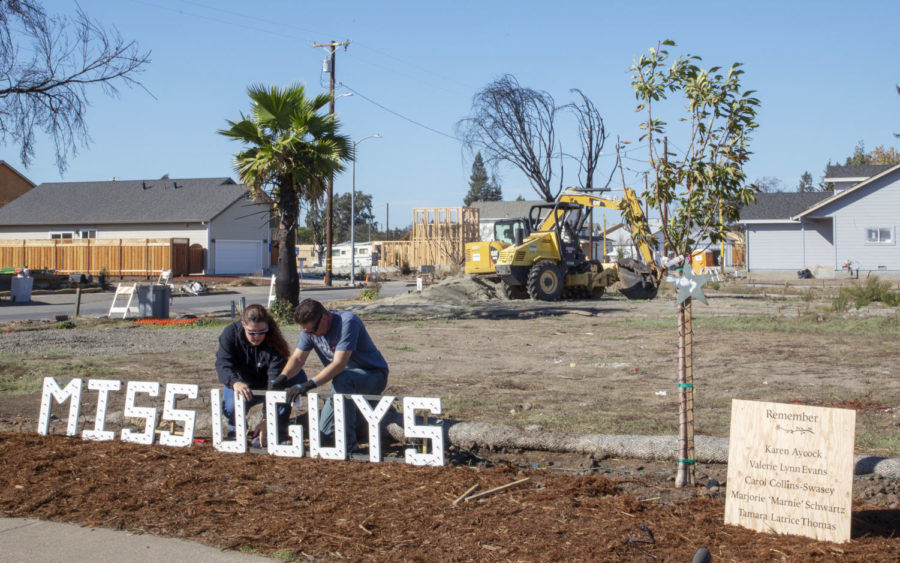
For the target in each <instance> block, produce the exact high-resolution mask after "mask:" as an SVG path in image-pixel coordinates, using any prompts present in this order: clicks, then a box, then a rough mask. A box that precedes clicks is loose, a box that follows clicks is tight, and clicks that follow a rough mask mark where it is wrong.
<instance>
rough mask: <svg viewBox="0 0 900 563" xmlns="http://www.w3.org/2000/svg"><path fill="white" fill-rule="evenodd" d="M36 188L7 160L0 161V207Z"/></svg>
mask: <svg viewBox="0 0 900 563" xmlns="http://www.w3.org/2000/svg"><path fill="white" fill-rule="evenodd" d="M33 187H34V182H32V181H31V180H29V179H28V178H26V177H25V176H24V175H22V174H21V173H20V172H19V171H18V170H16V169H15V168H13V167H12V166H10V165H9V163H7V162H6V161H5V160H0V207H3V206H4V205H6V204H7V203H9V202H11V201H12V200H14V199H16V198H17V197H19V196H20V195H22V194H24V193H25V192H27V191H28V190H30V189H31V188H33Z"/></svg>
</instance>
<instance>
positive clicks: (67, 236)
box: [50, 232, 74, 239]
mask: <svg viewBox="0 0 900 563" xmlns="http://www.w3.org/2000/svg"><path fill="white" fill-rule="evenodd" d="M73 234H74V233H71V232H69V233H50V238H52V239H70V238H72V235H73Z"/></svg>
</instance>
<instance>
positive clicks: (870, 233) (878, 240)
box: [866, 227, 894, 244]
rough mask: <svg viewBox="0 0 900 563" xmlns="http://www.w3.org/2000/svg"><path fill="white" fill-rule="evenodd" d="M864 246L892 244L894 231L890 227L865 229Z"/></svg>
mask: <svg viewBox="0 0 900 563" xmlns="http://www.w3.org/2000/svg"><path fill="white" fill-rule="evenodd" d="M866 244H894V229H893V228H891V227H872V228H868V229H866Z"/></svg>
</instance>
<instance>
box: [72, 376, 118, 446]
mask: <svg viewBox="0 0 900 563" xmlns="http://www.w3.org/2000/svg"><path fill="white" fill-rule="evenodd" d="M121 388H122V382H121V381H115V380H112V379H88V389H90V390H91V391H100V392H99V393H97V417H96V418H95V419H94V429H93V430H85V431H84V432H82V433H81V437H82V438H83V439H85V440H97V441H102V440H112V439H114V438H115V437H116V433H115V432H113V431H112V430H104V429H103V427H104V426H105V424H106V405H107V403H108V402H109V392H110V391H118V390H119V389H121Z"/></svg>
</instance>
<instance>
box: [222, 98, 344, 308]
mask: <svg viewBox="0 0 900 563" xmlns="http://www.w3.org/2000/svg"><path fill="white" fill-rule="evenodd" d="M247 93H248V95H249V96H250V99H251V100H252V102H253V103H252V106H251V108H250V115H249V116H246V115H243V114H241V119H240V120H239V121H236V122H235V121H228V125H229V129H223V130H219V131H218V133H219V134H221V135H225V136H226V137H230V138H232V139H234V140H237V141H241V142H242V143H244V144H245V145H249V148H247V149H245V150H242V151H241V152H239V153H237V154H236V155H235V156H234V169H235V171H236V172H237V174H238V176H239V177H240V179H241V181H242V182H243V183H245V184H247V185H248V186H249V187H250V191H251V195H252V196H253V197H254V198H257V197H260V196H261V195H262V194H263V193H268V194H270V195H271V197H272V200H273V201H274V205H273V207H274V210H275V212H276V213H277V214H278V218H279V225H278V270H277V273H276V280H275V286H276V297H277V299H278V300H279V301H288V302H290V303H291V304H292V305H294V306H296V305H297V302H298V301H299V296H300V286H299V283H298V282H299V279H298V277H297V255H296V253H295V251H294V248H295V245H296V232H297V217H298V215H299V211H300V201H301V200H307V201H317V200H319V199H320V198H321V197H322V195H323V193H324V191H325V188H326V180H327V178H328V177H329V176H330V175H332V174H335V173H337V172H340V171H341V170H343V169H344V163H345V162H348V161H350V160H352V159H353V144H352V143H351V142H350V140H349V138H348V137H345V136H343V135H338V134H337V130H338V127H339V125H338V122H337V120H335V119H334V116H333V115H332V114H328V113H325V114H323V113H320V110H321V109H322V108H323V107H325V106H326V105H327V104H328V103H329V102H330V101H331V96H330V95H328V94H320V95H318V96H316V97H315V98H313V99H309V98H307V97H306V92H305V90H304V88H303V86H300V85H291V86H288V87H287V88H285V89H283V90H282V89H279V88H278V87H277V86H271V87H268V88H267V87H265V86H262V85H252V86H250V87H249V88H248V89H247Z"/></svg>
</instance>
